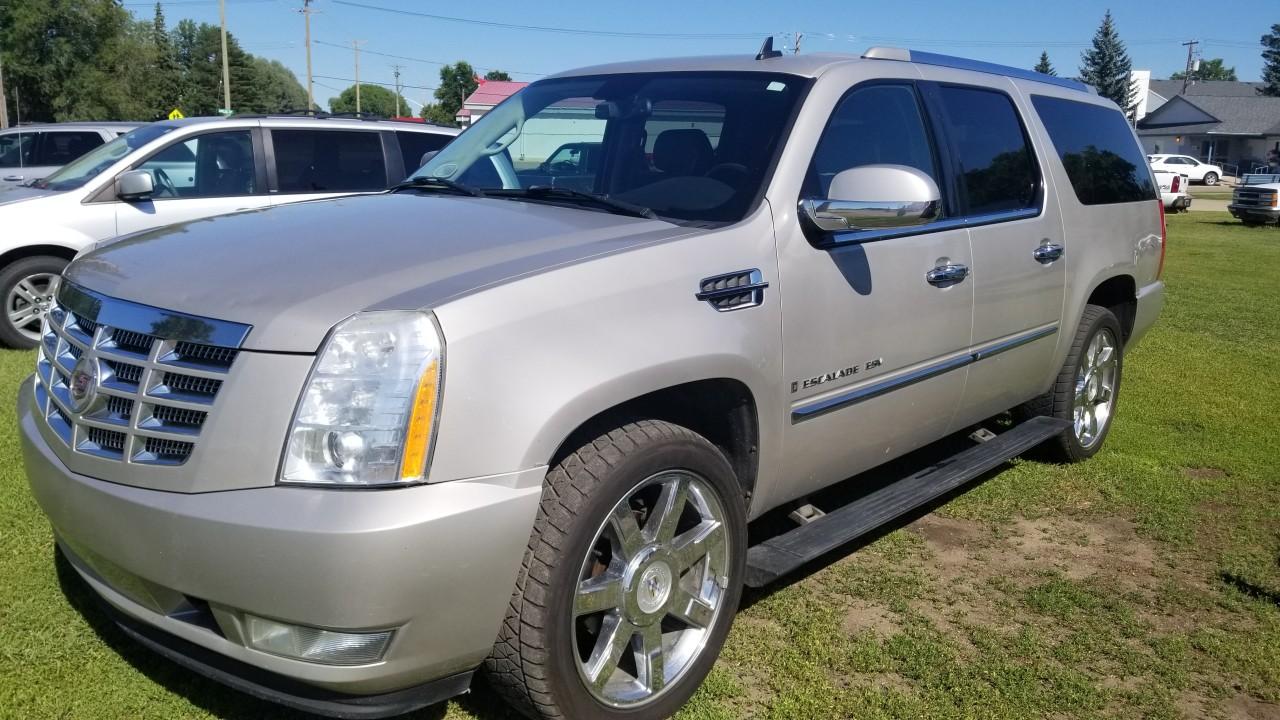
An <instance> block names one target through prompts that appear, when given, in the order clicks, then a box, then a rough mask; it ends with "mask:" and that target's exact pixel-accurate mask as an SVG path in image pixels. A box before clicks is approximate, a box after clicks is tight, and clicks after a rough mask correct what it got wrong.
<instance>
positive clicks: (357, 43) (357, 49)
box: [351, 40, 369, 115]
mask: <svg viewBox="0 0 1280 720" xmlns="http://www.w3.org/2000/svg"><path fill="white" fill-rule="evenodd" d="M366 42H369V41H368V40H352V41H351V49H352V50H354V51H355V54H356V114H357V115H358V114H359V113H360V45H361V43H366Z"/></svg>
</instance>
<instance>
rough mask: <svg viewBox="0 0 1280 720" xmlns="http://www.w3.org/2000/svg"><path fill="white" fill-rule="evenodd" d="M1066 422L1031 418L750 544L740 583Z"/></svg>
mask: <svg viewBox="0 0 1280 720" xmlns="http://www.w3.org/2000/svg"><path fill="white" fill-rule="evenodd" d="M1070 427H1071V424H1070V423H1068V422H1067V421H1066V420H1058V419H1055V418H1049V417H1037V418H1032V419H1031V420H1028V421H1026V422H1024V423H1022V424H1020V425H1017V426H1015V427H1014V428H1012V429H1010V430H1007V431H1005V432H1003V433H1000V434H999V435H997V436H995V437H994V438H993V439H991V440H988V441H986V442H983V443H979V444H977V445H974V446H973V447H971V448H968V449H966V450H963V451H961V452H959V453H957V454H955V455H952V456H951V457H949V458H947V459H945V460H943V461H941V462H939V463H937V464H934V465H931V466H929V467H927V468H925V469H923V470H921V471H920V472H917V473H915V474H914V475H909V476H907V477H905V478H903V479H902V480H899V481H897V482H895V483H893V484H890V485H886V486H885V487H882V488H880V489H879V490H876V491H874V492H871V493H869V494H867V495H864V496H863V497H861V498H858V499H857V500H855V501H853V502H851V503H849V504H848V505H845V506H844V507H841V508H839V509H838V510H834V511H832V512H829V513H827V514H825V515H823V516H821V517H819V518H816V519H814V520H812V521H810V522H809V523H808V524H805V525H801V526H799V527H797V528H796V529H794V530H791V531H790V532H786V533H783V534H782V535H778V536H777V537H773V538H770V539H768V540H766V541H764V542H762V543H760V544H759V545H755V546H753V547H752V548H750V549H749V550H748V551H747V577H746V584H747V585H748V586H750V587H761V586H764V585H767V584H769V583H771V582H773V581H774V580H777V579H778V578H780V577H782V576H783V575H786V574H787V573H789V572H791V571H793V570H795V569H796V568H799V567H800V566H801V565H804V564H805V563H807V562H809V561H810V560H813V559H815V558H818V557H821V556H822V555H825V554H827V553H828V552H831V551H832V550H835V549H836V548H839V547H840V546H842V545H844V544H846V543H849V542H851V541H853V540H856V539H857V538H858V537H860V536H862V535H866V534H867V533H869V532H871V531H872V530H875V529H876V528H878V527H881V526H883V525H885V524H886V523H888V522H890V521H891V520H893V519H894V518H897V517H899V516H901V515H903V514H905V513H907V512H908V511H910V510H912V509H915V508H918V507H920V506H921V505H925V504H927V503H929V502H931V501H933V500H936V499H938V498H939V497H942V496H943V495H945V494H947V493H949V492H951V491H952V490H955V489H956V488H959V487H961V486H962V485H964V484H966V483H968V482H971V481H973V480H975V479H977V478H978V477H981V476H982V474H983V473H985V472H987V471H989V470H992V469H994V468H996V467H998V466H999V465H1000V464H1001V463H1003V462H1005V461H1007V460H1010V459H1012V458H1014V457H1017V456H1018V455H1021V454H1022V453H1024V452H1026V451H1028V450H1030V449H1032V448H1034V447H1035V446H1037V445H1039V444H1040V443H1042V442H1044V441H1045V440H1048V439H1050V438H1052V437H1055V436H1057V435H1059V434H1060V433H1062V432H1064V431H1065V430H1067V429H1068V428H1070Z"/></svg>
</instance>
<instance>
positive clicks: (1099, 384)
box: [1022, 305, 1124, 462]
mask: <svg viewBox="0 0 1280 720" xmlns="http://www.w3.org/2000/svg"><path fill="white" fill-rule="evenodd" d="M1122 337H1123V334H1122V333H1121V330H1120V321H1119V320H1117V319H1116V316H1115V315H1114V314H1112V312H1111V311H1110V310H1108V309H1107V308H1104V307H1100V306H1098V305H1088V306H1086V307H1085V310H1084V314H1083V315H1081V317H1080V325H1079V326H1077V328H1076V335H1075V338H1074V339H1073V341H1072V343H1071V349H1070V350H1069V351H1068V352H1067V359H1066V362H1064V363H1063V364H1062V370H1061V371H1059V373H1058V378H1057V380H1056V381H1054V384H1053V387H1052V388H1050V389H1049V392H1048V393H1046V394H1044V395H1042V396H1040V397H1039V398H1036V399H1035V400H1032V401H1031V402H1029V403H1027V404H1026V405H1024V406H1023V408H1022V414H1023V415H1032V416H1034V415H1049V416H1051V417H1056V418H1060V419H1063V420H1067V421H1068V422H1070V423H1071V428H1070V429H1069V430H1067V431H1066V432H1064V433H1062V435H1059V436H1058V437H1057V438H1056V439H1055V440H1051V441H1049V442H1048V443H1046V444H1045V446H1044V449H1045V451H1046V452H1047V454H1048V455H1050V458H1051V459H1053V460H1057V461H1060V462H1080V461H1081V460H1087V459H1089V458H1091V457H1093V456H1094V455H1096V454H1097V452H1098V451H1099V450H1101V449H1102V443H1103V441H1104V440H1106V438H1107V433H1108V431H1110V430H1111V420H1112V418H1113V417H1115V411H1116V401H1117V400H1118V399H1119V394H1120V377H1121V371H1122V370H1123V369H1124V347H1123V345H1122V344H1121V338H1122Z"/></svg>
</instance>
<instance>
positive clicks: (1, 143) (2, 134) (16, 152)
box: [0, 122, 142, 192]
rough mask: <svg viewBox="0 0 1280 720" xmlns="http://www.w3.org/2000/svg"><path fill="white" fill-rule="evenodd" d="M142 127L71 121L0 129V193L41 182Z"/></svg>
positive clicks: (125, 123) (129, 124)
mask: <svg viewBox="0 0 1280 720" xmlns="http://www.w3.org/2000/svg"><path fill="white" fill-rule="evenodd" d="M141 124H142V123H136V122H68V123H49V124H41V125H21V126H18V127H12V128H7V129H5V130H0V192H4V190H5V189H7V188H11V187H16V186H18V185H20V184H22V183H29V182H31V181H33V180H39V179H40V178H42V177H44V176H46V175H48V174H50V173H52V172H53V171H54V170H57V169H58V168H60V167H62V166H63V165H66V164H67V163H69V162H71V161H72V160H75V159H76V158H78V157H80V156H81V155H83V154H85V153H87V152H89V151H90V150H93V149H94V148H96V147H100V146H102V145H104V144H106V143H108V142H110V141H112V140H114V139H115V138H117V137H119V136H121V135H123V134H125V133H127V132H129V131H130V130H132V129H134V128H136V127H138V126H139V125H141Z"/></svg>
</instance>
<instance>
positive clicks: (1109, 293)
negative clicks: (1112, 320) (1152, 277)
mask: <svg viewBox="0 0 1280 720" xmlns="http://www.w3.org/2000/svg"><path fill="white" fill-rule="evenodd" d="M1085 303H1086V304H1087V305H1098V306H1100V307H1104V308H1107V309H1108V310H1110V311H1111V312H1112V314H1114V315H1115V316H1116V319H1118V320H1119V321H1120V331H1121V332H1122V333H1123V335H1124V337H1123V338H1122V339H1121V342H1122V343H1127V342H1128V341H1129V338H1130V337H1131V336H1132V335H1133V325H1134V321H1135V320H1136V318H1137V313H1138V282H1137V280H1136V279H1135V278H1134V277H1133V276H1132V275H1130V274H1128V273H1120V274H1118V275H1112V276H1110V277H1107V278H1104V279H1101V280H1098V281H1096V282H1095V284H1094V286H1093V288H1092V289H1091V290H1090V291H1089V297H1088V299H1087V300H1086V301H1085Z"/></svg>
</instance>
